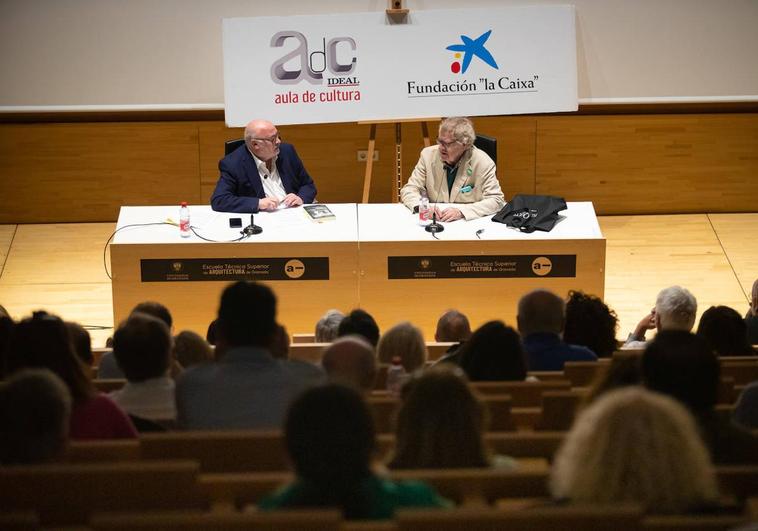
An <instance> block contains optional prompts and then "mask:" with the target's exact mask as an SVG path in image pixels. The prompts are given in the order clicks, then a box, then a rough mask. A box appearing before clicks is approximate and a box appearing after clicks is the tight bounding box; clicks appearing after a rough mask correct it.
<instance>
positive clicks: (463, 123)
mask: <svg viewBox="0 0 758 531" xmlns="http://www.w3.org/2000/svg"><path fill="white" fill-rule="evenodd" d="M445 131H447V132H449V133H451V134H452V135H453V138H454V139H455V140H457V141H458V142H460V143H461V144H463V145H464V146H465V147H467V148H470V147H471V146H473V145H474V140H475V139H476V133H475V132H474V124H472V123H471V120H469V119H468V118H466V117H465V116H451V117H449V118H445V119H443V120H442V122H441V123H440V131H439V132H440V134H442V133H443V132H445Z"/></svg>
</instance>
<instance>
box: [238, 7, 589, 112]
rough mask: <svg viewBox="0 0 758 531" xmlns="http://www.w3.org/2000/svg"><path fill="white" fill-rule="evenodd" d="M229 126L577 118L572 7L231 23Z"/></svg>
mask: <svg viewBox="0 0 758 531" xmlns="http://www.w3.org/2000/svg"><path fill="white" fill-rule="evenodd" d="M223 34H224V37H223V38H224V92H225V104H226V123H227V125H229V126H230V127H239V126H243V125H245V124H246V123H247V122H248V121H250V120H252V119H253V118H263V119H267V120H271V121H272V122H274V123H276V124H279V125H286V124H304V123H328V122H355V121H372V120H392V119H402V118H432V117H441V116H451V115H465V116H481V115H501V114H523V113H538V112H561V111H575V110H576V109H577V81H576V35H575V15H574V7H573V6H560V5H542V6H528V7H506V8H497V9H456V10H437V11H413V12H411V13H410V14H409V15H408V17H407V22H406V23H398V24H394V23H391V22H390V21H389V20H388V19H387V17H386V15H385V14H384V13H382V12H376V13H356V14H344V15H317V16H292V17H257V18H233V19H224V21H223Z"/></svg>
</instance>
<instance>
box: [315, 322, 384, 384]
mask: <svg viewBox="0 0 758 531" xmlns="http://www.w3.org/2000/svg"><path fill="white" fill-rule="evenodd" d="M321 365H322V366H323V367H324V370H325V371H326V373H327V374H328V375H329V378H330V379H331V380H332V381H335V382H338V383H342V384H345V385H349V386H350V387H353V388H355V389H358V390H360V391H364V392H370V391H371V390H372V389H373V388H374V379H375V378H376V357H375V355H374V348H373V347H372V346H371V343H369V342H368V341H366V340H365V339H363V338H362V337H360V336H345V337H341V338H339V339H337V340H336V341H335V342H334V343H332V344H331V345H329V347H327V349H326V350H325V351H324V355H323V357H322V359H321Z"/></svg>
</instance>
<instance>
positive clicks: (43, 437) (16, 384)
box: [0, 369, 71, 465]
mask: <svg viewBox="0 0 758 531" xmlns="http://www.w3.org/2000/svg"><path fill="white" fill-rule="evenodd" d="M70 416H71V393H69V391H68V387H66V384H65V383H63V381H62V380H61V379H60V378H58V377H57V376H56V375H55V374H53V373H52V372H51V371H49V370H47V369H22V370H20V371H18V372H16V373H15V374H13V375H12V376H11V377H10V378H8V379H7V380H6V381H4V382H0V426H2V432H3V436H2V437H0V465H12V464H32V463H45V462H48V461H55V460H56V459H58V458H60V457H61V455H62V454H63V453H64V450H65V448H66V445H67V444H68V427H69V418H70Z"/></svg>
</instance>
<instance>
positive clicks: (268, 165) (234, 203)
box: [211, 120, 316, 213]
mask: <svg viewBox="0 0 758 531" xmlns="http://www.w3.org/2000/svg"><path fill="white" fill-rule="evenodd" d="M218 169H219V171H220V172H221V176H220V177H219V179H218V183H217V184H216V189H215V190H214V191H213V195H212V196H211V207H212V208H213V210H216V211H219V212H241V213H255V212H258V211H260V210H264V211H269V212H271V211H274V210H276V209H277V208H278V207H279V205H280V204H283V205H284V206H287V207H295V206H299V205H302V204H303V203H312V202H313V199H314V198H315V197H316V185H315V184H313V179H311V176H310V175H308V172H307V171H306V170H305V167H304V166H303V163H302V161H301V160H300V158H299V157H298V156H297V153H296V152H295V148H294V147H293V146H292V145H291V144H285V143H283V142H282V139H281V137H280V136H279V132H278V131H277V130H276V126H275V125H274V124H272V123H271V122H267V121H266V120H253V121H252V122H250V123H249V124H247V126H246V127H245V145H244V146H240V147H239V148H237V149H236V150H234V151H233V152H232V153H230V154H228V155H227V156H226V157H224V158H223V159H221V161H220V162H219V163H218Z"/></svg>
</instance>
